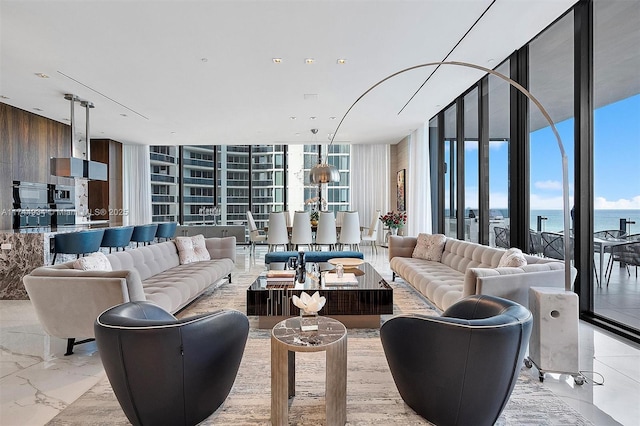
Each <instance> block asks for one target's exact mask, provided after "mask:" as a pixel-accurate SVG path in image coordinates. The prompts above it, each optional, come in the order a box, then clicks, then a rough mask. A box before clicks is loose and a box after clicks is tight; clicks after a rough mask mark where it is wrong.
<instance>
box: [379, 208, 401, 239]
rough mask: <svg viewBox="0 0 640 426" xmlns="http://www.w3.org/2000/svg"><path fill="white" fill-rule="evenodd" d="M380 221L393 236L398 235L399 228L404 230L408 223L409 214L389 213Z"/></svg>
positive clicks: (381, 217)
mask: <svg viewBox="0 0 640 426" xmlns="http://www.w3.org/2000/svg"><path fill="white" fill-rule="evenodd" d="M380 220H381V221H382V223H383V224H384V226H386V227H387V228H389V230H390V231H391V235H397V234H398V228H402V227H403V226H404V224H405V223H406V222H407V214H406V213H405V212H387V213H386V214H384V215H383V216H380Z"/></svg>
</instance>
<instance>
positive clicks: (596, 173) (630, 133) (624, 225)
mask: <svg viewBox="0 0 640 426" xmlns="http://www.w3.org/2000/svg"><path fill="white" fill-rule="evenodd" d="M592 36H593V38H592ZM638 46H640V8H638V7H637V4H636V2H628V1H622V0H618V1H616V0H613V1H605V0H594V1H587V0H585V1H581V2H579V3H578V5H577V6H576V7H575V8H574V9H572V10H570V11H569V12H568V13H567V14H565V15H564V16H562V17H561V18H559V19H558V20H557V21H556V22H554V23H552V24H551V25H550V26H549V27H548V28H547V29H546V30H545V31H543V32H542V33H540V34H539V35H538V36H537V37H535V38H534V39H533V40H532V41H531V42H529V43H528V44H527V45H525V46H523V47H522V48H521V49H519V50H518V51H516V52H514V54H513V55H512V56H511V57H510V61H508V62H506V63H504V64H502V65H501V66H500V67H499V68H498V69H497V71H498V72H500V73H501V74H504V75H509V76H511V77H512V78H514V79H516V80H517V81H519V82H521V83H522V85H523V86H525V87H527V88H528V89H529V90H530V92H531V94H533V96H535V97H536V98H537V100H538V101H539V102H540V103H541V104H542V106H543V107H544V108H545V109H546V111H547V112H548V114H549V115H550V119H551V120H552V121H553V123H554V124H555V127H556V128H557V130H558V132H559V134H560V139H561V144H560V143H559V141H558V140H557V138H556V136H555V135H554V133H553V132H552V129H551V126H550V124H549V123H548V121H547V119H546V118H545V117H544V115H543V114H542V113H541V111H540V109H539V108H538V107H537V106H536V105H535V104H534V103H533V102H529V101H526V102H523V99H524V98H522V99H517V98H518V97H517V96H514V93H515V90H514V89H511V88H509V86H508V85H507V82H506V81H503V80H501V79H499V78H498V77H495V76H492V75H490V76H489V77H488V82H487V85H488V93H489V99H488V106H487V112H485V111H484V110H483V108H484V105H485V104H483V103H482V102H481V103H480V105H481V106H482V107H481V108H480V123H481V124H480V140H481V141H482V140H483V139H482V138H483V137H484V135H485V133H484V132H485V131H486V130H484V129H483V127H482V126H483V125H484V123H487V121H488V126H489V132H488V133H489V150H488V151H489V153H488V155H489V161H488V166H487V167H488V170H486V173H487V176H488V179H489V185H488V188H487V187H484V186H482V185H481V186H480V188H481V190H480V191H479V194H478V199H479V200H480V206H482V203H483V202H484V200H485V197H488V202H489V204H488V206H489V207H488V210H489V226H490V227H492V226H498V223H500V226H501V227H505V228H507V227H509V226H511V228H510V231H511V244H512V245H514V244H515V245H516V246H519V245H523V248H524V249H525V250H532V249H536V247H535V246H534V245H533V244H531V241H535V240H534V239H533V238H532V236H533V235H537V236H539V235H540V234H539V232H542V231H544V232H554V233H556V234H557V236H559V238H562V239H564V240H566V239H567V238H569V239H570V240H571V241H572V242H573V250H572V260H573V265H575V266H576V268H577V270H578V275H577V278H576V281H575V283H574V286H575V289H576V291H577V292H578V293H579V295H580V297H581V299H580V300H581V301H580V308H581V316H582V318H584V319H586V320H589V321H594V322H598V323H599V324H600V325H603V326H605V327H608V328H609V329H610V330H612V331H614V332H617V333H621V334H625V333H627V335H628V336H630V337H633V338H636V339H637V338H638V335H639V334H640V314H639V312H640V287H639V285H640V281H638V280H639V279H640V278H637V276H636V275H635V266H634V265H631V267H630V268H628V266H629V265H625V264H624V262H619V258H618V255H617V254H616V252H618V254H619V253H620V252H623V251H624V252H628V251H630V250H633V247H637V246H640V244H637V243H635V239H636V238H640V236H637V234H640V173H639V172H638V164H639V163H638V159H639V158H640V143H639V141H640V119H639V117H640V49H638ZM479 84H480V87H484V86H483V85H484V80H481V81H480V83H479ZM474 86H475V85H474ZM472 88H473V86H472ZM469 90H471V89H469ZM509 92H511V96H509ZM469 93H471V92H469V91H467V92H465V93H464V94H461V95H460V96H459V97H458V98H457V99H456V100H455V101H454V102H453V103H452V104H451V106H449V107H448V108H446V109H444V110H442V111H440V112H439V113H438V114H437V115H436V116H435V117H434V118H433V119H432V120H431V121H430V124H431V123H433V124H435V126H431V125H430V128H431V127H433V128H434V132H433V135H432V136H433V138H432V139H431V141H432V145H433V140H434V139H435V138H439V141H438V151H437V152H436V154H437V155H438V160H439V162H440V163H441V164H442V166H441V167H439V174H438V179H437V183H438V184H439V185H440V191H441V193H440V194H439V199H438V203H439V204H438V209H439V211H438V217H439V219H438V222H437V223H434V226H439V228H438V229H441V230H442V231H443V232H445V233H446V234H447V235H450V236H456V234H458V236H460V234H461V232H460V230H459V229H458V227H457V226H456V224H455V222H454V221H455V219H456V217H457V218H460V216H459V215H456V214H454V213H453V212H454V211H455V210H456V208H457V209H461V208H462V207H463V206H461V205H460V204H461V201H460V200H461V197H460V195H461V194H464V195H465V197H464V202H465V203H472V202H473V201H472V200H469V196H468V194H467V192H469V189H470V188H471V187H472V186H471V184H470V181H468V179H469V178H474V177H475V171H474V170H471V169H470V168H469V167H470V165H469V164H467V162H466V161H464V162H463V163H462V162H461V161H460V158H457V157H456V154H457V155H458V157H460V156H462V155H464V156H465V157H468V156H469V153H468V152H467V149H466V145H465V150H464V152H460V150H461V145H460V143H454V142H453V141H454V140H455V139H457V138H459V137H461V135H460V134H456V130H457V131H458V132H459V131H460V130H459V129H460V126H459V123H460V119H461V117H462V119H464V121H465V127H464V129H465V133H466V131H467V130H466V129H467V125H466V119H467V117H466V115H467V114H468V112H467V111H466V107H467V105H466V99H465V97H466V96H468V94H469ZM483 96H484V95H483ZM463 102H465V111H464V115H462V114H461V112H460V111H455V108H456V105H457V106H459V105H462V103H463ZM483 114H488V117H484V116H483ZM576 117H577V118H576ZM456 124H458V125H457V126H456ZM440 132H444V135H438V133H440ZM464 137H465V141H466V140H467V137H468V135H467V134H464ZM516 138H517V139H516ZM516 140H517V144H516V143H514V141H516ZM456 146H457V147H458V152H457V153H456ZM481 146H482V144H481ZM560 146H562V148H563V149H564V151H565V153H566V157H567V166H568V186H569V193H570V197H569V198H570V200H569V208H568V209H567V210H566V211H563V165H562V157H561V149H560ZM480 164H481V165H482V159H481V161H480ZM456 167H464V174H463V175H461V174H459V173H456V170H455V168H456ZM484 172H485V171H482V170H481V175H482V174H483V173H484ZM469 175H471V176H469ZM514 179H516V180H514ZM574 182H575V184H574ZM463 183H464V185H463ZM461 186H463V187H461ZM574 188H575V191H576V194H575V197H574ZM456 203H458V204H457V205H456ZM574 205H575V206H576V207H577V208H576V213H575V219H573V215H574V213H573V209H572V208H571V207H573V206H574ZM507 206H510V207H511V209H510V210H508V209H507ZM570 211H571V216H572V219H570V220H569V228H570V229H569V232H568V234H569V235H567V233H566V232H565V230H564V215H565V214H567V215H568V214H569V213H570ZM434 217H435V216H434ZM527 227H529V228H530V229H526V228H527ZM605 230H612V231H618V232H620V233H622V232H624V233H626V234H627V235H626V236H624V234H622V236H621V237H620V238H618V241H608V242H606V248H605V249H603V253H602V254H600V247H602V244H601V243H600V242H598V241H597V240H595V239H594V232H601V231H605ZM456 231H457V232H456ZM489 231H490V232H489V237H490V238H489V243H490V244H494V243H495V241H492V240H493V238H494V236H493V232H491V229H489ZM514 232H515V233H516V235H517V239H516V241H515V242H514V238H513V235H514ZM629 234H631V235H632V236H629ZM634 234H635V235H634ZM464 235H465V237H466V238H470V235H467V234H466V232H465V233H464ZM481 235H482V233H481ZM525 236H528V239H527V238H526V237H525ZM527 241H529V246H528V247H524V244H525V242H527ZM634 244H635V246H634ZM545 245H547V244H545V242H544V241H542V244H541V246H540V247H539V248H544V246H545ZM612 246H614V247H613V248H612ZM551 252H552V250H550V251H549V252H548V253H542V254H541V253H540V252H538V251H536V253H537V254H541V255H545V256H551V257H556V258H562V257H563V256H564V250H560V251H559V252H556V253H555V255H553V254H551ZM627 255H628V254H627ZM636 256H638V255H636ZM612 259H613V261H612ZM600 265H602V267H601V266H600ZM607 265H608V266H607ZM607 283H608V285H607Z"/></svg>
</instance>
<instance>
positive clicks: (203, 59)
mask: <svg viewBox="0 0 640 426" xmlns="http://www.w3.org/2000/svg"><path fill="white" fill-rule="evenodd" d="M200 60H201V61H202V62H209V58H201V59H200Z"/></svg>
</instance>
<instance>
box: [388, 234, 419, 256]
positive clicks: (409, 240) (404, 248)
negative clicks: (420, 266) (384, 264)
mask: <svg viewBox="0 0 640 426" xmlns="http://www.w3.org/2000/svg"><path fill="white" fill-rule="evenodd" d="M417 241H418V238H416V237H403V236H399V235H390V236H389V260H391V259H393V258H394V257H411V255H412V254H413V249H414V248H415V247H416V242H417Z"/></svg>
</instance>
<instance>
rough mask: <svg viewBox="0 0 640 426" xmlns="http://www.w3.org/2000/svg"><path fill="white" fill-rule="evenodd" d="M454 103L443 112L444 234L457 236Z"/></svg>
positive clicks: (456, 159)
mask: <svg viewBox="0 0 640 426" xmlns="http://www.w3.org/2000/svg"><path fill="white" fill-rule="evenodd" d="M456 111H457V107H456V105H455V104H454V105H451V106H450V107H449V108H447V109H446V110H445V112H444V147H443V152H444V206H443V208H444V234H445V235H446V236H448V237H452V238H456V237H457V236H458V227H457V223H458V221H457V219H456V215H457V207H456V205H457V204H456V203H457V189H456V188H457V185H456V184H457V178H456V176H457V169H458V167H457V166H458V157H457V152H458V136H457V134H458V132H457V127H456V120H457V116H456Z"/></svg>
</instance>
